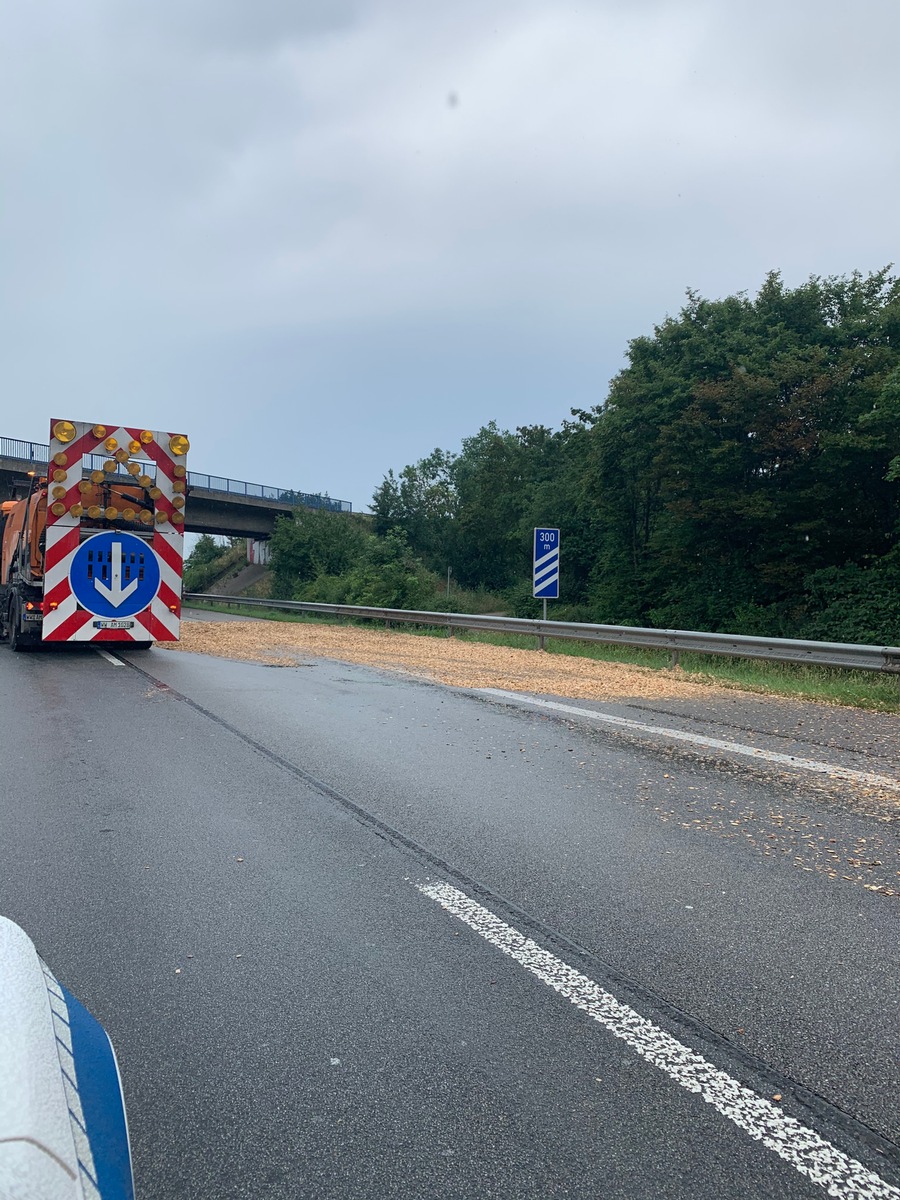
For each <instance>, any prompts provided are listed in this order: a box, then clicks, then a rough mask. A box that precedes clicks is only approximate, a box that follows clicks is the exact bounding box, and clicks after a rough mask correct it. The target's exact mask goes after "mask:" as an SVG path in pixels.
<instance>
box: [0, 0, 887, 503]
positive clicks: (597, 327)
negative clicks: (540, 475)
mask: <svg viewBox="0 0 900 1200" xmlns="http://www.w3.org/2000/svg"><path fill="white" fill-rule="evenodd" d="M0 17H2V34H0V188H2V192H0V255H2V275H0V434H2V435H6V436H13V437H26V438H34V439H45V438H46V435H47V425H48V420H49V418H50V417H51V416H54V417H63V416H65V417H74V418H76V419H84V420H104V421H105V420H109V421H120V420H127V421H134V422H135V423H139V424H144V423H146V424H148V425H150V426H152V427H154V428H162V429H178V430H183V431H185V432H187V433H188V434H189V435H190V437H191V441H192V447H193V448H192V453H191V466H192V467H193V468H194V469H196V470H202V471H212V472H216V473H219V474H223V475H231V476H234V477H237V478H243V479H249V480H252V481H256V482H264V483H274V484H280V485H284V486H292V487H298V488H301V489H304V490H310V491H314V490H327V491H328V492H330V494H331V495H333V496H338V497H341V498H345V499H349V500H352V501H353V504H354V508H360V507H365V506H366V505H367V504H368V502H369V499H370V498H371V494H372V490H373V488H374V487H375V486H376V485H377V484H378V483H379V482H380V480H381V478H382V477H383V475H384V473H385V472H386V471H387V469H388V468H389V467H394V468H399V467H402V466H404V465H405V464H406V463H408V462H411V461H414V460H415V459H418V458H420V457H422V456H424V455H425V454H427V453H428V452H429V451H430V450H431V449H433V448H434V447H435V446H442V447H445V448H448V449H454V448H457V447H458V445H459V442H460V439H461V438H462V437H465V436H467V435H469V434H472V433H474V432H475V431H476V430H477V429H478V427H479V426H480V425H482V424H484V423H485V422H487V421H488V420H490V419H491V418H494V419H495V420H497V421H498V422H499V424H500V425H502V426H506V427H509V428H514V427H515V426H516V425H520V424H530V423H534V422H541V423H544V424H548V425H553V426H556V425H558V424H559V423H560V421H562V420H563V419H564V418H565V417H566V416H567V415H568V412H569V409H570V408H571V407H572V406H583V407H589V406H591V405H593V404H596V403H598V402H599V401H601V400H602V399H603V397H604V395H605V393H606V387H607V383H608V381H609V379H610V378H611V376H612V375H613V374H615V372H616V371H617V370H618V369H619V368H620V367H621V365H622V363H623V354H624V352H625V349H626V342H627V339H628V338H629V337H634V336H636V335H638V334H642V333H645V332H648V331H649V330H650V329H651V328H652V326H653V324H654V323H656V322H658V321H660V320H661V319H662V318H663V317H664V316H665V315H666V313H674V312H676V311H677V310H678V308H679V307H680V306H681V304H682V302H683V298H684V291H685V288H686V287H693V288H697V289H699V290H700V291H701V292H702V293H704V294H705V295H708V296H713V297H715V296H721V295H726V294H729V293H731V292H734V291H737V290H740V289H748V290H750V291H755V290H756V288H757V287H758V286H759V284H760V283H761V281H762V278H763V276H764V274H765V272H766V271H767V270H769V269H771V268H777V269H780V270H781V271H782V272H783V273H784V276H785V278H786V280H787V281H788V282H789V283H797V282H800V281H801V280H802V279H804V278H806V277H807V276H808V275H810V274H822V275H828V274H842V273H844V272H848V271H850V270H852V269H854V268H859V269H861V270H863V271H867V270H870V269H876V268H879V267H882V266H884V265H885V264H887V263H888V262H892V261H894V259H895V258H897V236H898V228H900V222H898V195H900V150H898V146H900V135H898V115H900V82H898V80H900V72H898V70H897V63H896V47H897V45H898V42H900V6H898V5H897V4H896V3H895V0H856V2H855V3H853V4H849V3H847V2H846V0H842V2H841V3H840V4H838V3H833V2H832V0H780V2H775V0H754V2H753V3H749V2H745V0H736V2H729V0H627V2H626V0H582V2H580V3H575V2H569V0H515V2H513V0H454V2H453V3H451V4H436V3H429V2H427V0H418V2H417V3H413V2H412V0H309V2H305V0H145V2H144V3H138V2H134V0H78V2H77V3H73V2H72V0H42V2H41V3H39V4H25V3H22V2H21V0H0Z"/></svg>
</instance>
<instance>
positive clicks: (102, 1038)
mask: <svg viewBox="0 0 900 1200" xmlns="http://www.w3.org/2000/svg"><path fill="white" fill-rule="evenodd" d="M60 988H61V990H62V993H63V995H64V997H65V1000H66V1004H67V1005H68V1008H69V1025H70V1028H71V1031H72V1056H73V1058H74V1059H75V1073H76V1075H77V1076H78V1085H77V1088H78V1094H79V1097H80V1099H81V1108H82V1112H83V1113H84V1122H85V1125H86V1126H87V1128H86V1131H85V1132H86V1133H87V1138H88V1142H89V1143H90V1147H91V1153H92V1154H93V1156H94V1170H95V1172H96V1182H97V1188H98V1190H99V1192H100V1195H101V1196H102V1197H103V1200H134V1185H133V1183H132V1177H131V1154H130V1152H129V1148H128V1128H127V1125H126V1123H125V1108H124V1103H123V1100H122V1092H121V1086H120V1083H119V1072H118V1070H117V1069H116V1060H115V1057H114V1055H113V1050H112V1045H111V1044H110V1040H109V1038H108V1037H107V1036H106V1031H105V1030H104V1028H103V1026H102V1025H101V1024H100V1022H99V1021H97V1020H96V1019H95V1018H94V1017H92V1016H91V1014H90V1013H89V1012H88V1010H87V1009H86V1008H85V1007H84V1005H83V1004H81V1003H79V1001H78V1000H76V999H75V997H74V996H73V995H72V993H71V992H70V991H68V990H67V989H66V988H65V987H63V986H62V985H61V984H60Z"/></svg>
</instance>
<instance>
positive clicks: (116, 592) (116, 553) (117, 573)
mask: <svg viewBox="0 0 900 1200" xmlns="http://www.w3.org/2000/svg"><path fill="white" fill-rule="evenodd" d="M111 554H112V562H111V564H110V566H111V568H112V587H107V586H106V584H105V583H104V582H103V580H102V579H94V587H95V588H96V589H97V591H98V592H99V593H100V595H101V596H103V597H104V599H106V600H107V601H108V602H109V603H110V604H111V605H112V606H113V608H119V607H120V606H121V605H122V604H124V603H125V601H126V600H127V599H128V597H129V596H130V595H131V593H132V592H134V591H136V590H137V585H138V581H137V580H136V579H132V581H131V583H129V584H128V586H127V587H125V588H123V587H122V543H121V542H113V544H112V549H111Z"/></svg>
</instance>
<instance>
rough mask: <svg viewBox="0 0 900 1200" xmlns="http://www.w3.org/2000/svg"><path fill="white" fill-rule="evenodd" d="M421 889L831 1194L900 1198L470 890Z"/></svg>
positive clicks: (855, 1199)
mask: <svg viewBox="0 0 900 1200" xmlns="http://www.w3.org/2000/svg"><path fill="white" fill-rule="evenodd" d="M416 887H417V888H418V890H419V891H420V892H421V893H422V894H423V895H425V896H428V897H429V898H430V899H431V900H435V901H436V902H437V903H438V904H439V905H440V906H441V907H442V908H444V909H446V910H447V912H449V913H452V914H453V916H454V917H457V918H458V919H459V920H460V921H462V922H464V924H466V925H468V926H469V928H470V929H473V930H474V931H475V933H477V934H478V935H479V937H482V938H484V940H485V941H486V942H489V943H490V944H491V945H492V946H496V948H497V949H498V950H501V951H502V952H503V953H504V954H506V955H508V957H509V958H511V959H513V960H514V961H515V962H517V963H519V965H520V966H522V967H524V968H525V970H526V971H529V972H530V973H531V974H532V975H534V976H536V978H538V979H540V980H541V981H542V982H543V983H546V984H547V985H548V987H551V988H553V990H554V991H555V992H558V993H559V995H561V996H563V997H565V999H566V1000H568V1001H569V1002H570V1003H571V1004H574V1005H575V1007H576V1008H580V1009H581V1011H582V1012H584V1013H587V1015H588V1016H589V1017H591V1018H592V1019H593V1020H594V1021H596V1022H597V1023H598V1024H599V1025H602V1026H603V1027H604V1028H605V1029H606V1030H608V1032H609V1033H611V1034H613V1036H614V1037H617V1038H619V1039H620V1040H621V1041H623V1042H625V1044H626V1045H628V1046H630V1047H631V1049H632V1050H634V1051H635V1052H636V1053H637V1054H638V1055H640V1057H641V1058H643V1059H645V1060H646V1061H647V1062H648V1063H650V1064H651V1065H652V1066H654V1067H657V1068H658V1069H659V1070H660V1071H662V1072H664V1073H665V1074H666V1075H668V1076H669V1078H670V1079H671V1080H672V1081H673V1082H674V1083H677V1084H678V1086H679V1087H682V1088H684V1089H685V1090H686V1091H689V1092H694V1093H695V1094H697V1095H699V1096H700V1097H701V1098H702V1099H703V1100H704V1101H705V1102H706V1103H707V1104H709V1105H710V1106H711V1107H712V1108H714V1109H715V1110H716V1112H718V1113H721V1115H722V1116H723V1117H727V1118H728V1120H729V1121H733V1122H734V1124H735V1125H737V1126H738V1127H739V1128H740V1129H742V1130H743V1131H744V1132H745V1133H747V1134H749V1136H750V1137H751V1138H753V1139H754V1141H757V1142H762V1144H763V1145H764V1146H766V1147H767V1148H768V1149H769V1150H772V1151H774V1152H775V1154H777V1155H778V1157H779V1158H782V1159H783V1160H784V1161H785V1162H786V1163H789V1164H790V1166H792V1167H794V1168H795V1170H797V1171H799V1172H800V1174H801V1175H805V1176H806V1178H807V1179H809V1180H811V1181H812V1182H813V1183H815V1184H818V1185H819V1186H820V1187H822V1188H824V1189H825V1191H826V1192H827V1193H828V1195H830V1196H837V1197H841V1198H843V1200H900V1190H898V1189H897V1188H895V1187H892V1186H891V1185H890V1184H889V1183H886V1182H885V1180H883V1179H882V1178H881V1177H880V1176H879V1175H876V1174H875V1173H874V1172H873V1171H870V1170H868V1168H866V1167H864V1166H863V1164H862V1163H860V1162H858V1161H857V1160H856V1159H854V1158H850V1157H849V1156H848V1155H846V1154H844V1153H843V1151H841V1150H838V1148H837V1147H836V1146H834V1145H832V1143H831V1142H829V1141H826V1140H825V1138H823V1137H820V1136H819V1134H817V1133H816V1132H815V1130H813V1129H810V1128H809V1126H807V1125H803V1124H802V1123H801V1122H800V1121H798V1120H797V1119H796V1118H794V1117H791V1116H788V1114H787V1113H785V1112H784V1111H783V1110H782V1109H781V1108H779V1106H778V1105H777V1104H773V1103H772V1102H771V1101H770V1100H766V1099H765V1098H764V1097H763V1096H760V1095H759V1094H758V1093H756V1092H754V1091H753V1090H752V1089H751V1088H748V1087H745V1086H744V1085H743V1084H742V1083H739V1082H738V1081H737V1080H736V1079H734V1078H733V1077H732V1076H731V1075H729V1074H728V1073H727V1072H725V1071H721V1070H719V1068H718V1067H715V1066H713V1064H712V1063H711V1062H709V1061H708V1060H707V1059H705V1058H703V1056H702V1055H700V1054H697V1053H696V1051H694V1050H692V1049H691V1048H690V1047H689V1046H686V1045H684V1043H683V1042H679V1041H678V1039H677V1038H674V1037H672V1035H671V1034H670V1033H667V1032H666V1031H665V1030H664V1029H660V1028H659V1027H658V1026H656V1025H654V1024H653V1023H652V1021H649V1020H647V1018H646V1017H642V1016H641V1015H640V1013H638V1012H636V1011H635V1010H634V1009H633V1008H629V1006H628V1005H627V1004H623V1003H622V1002H621V1001H620V1000H617V999H616V997H615V996H613V995H612V993H610V992H607V991H606V990H605V989H604V988H602V987H601V986H600V985H599V984H598V983H595V982H594V980H593V979H588V977H587V976H586V975H582V974H581V973H580V972H578V971H576V970H575V969H574V967H570V966H568V964H566V963H564V962H563V961H562V960H561V959H559V958H556V956H555V955H553V954H551V953H550V952H549V951H548V950H544V949H543V948H542V947H541V946H539V945H538V944H537V942H534V941H532V940H531V938H527V937H525V935H524V934H522V933H520V932H519V931H518V930H517V929H514V928H513V927H512V926H511V925H507V924H506V923H505V922H504V921H501V920H500V918H499V917H498V916H496V915H495V914H494V913H492V912H491V911H490V910H489V909H487V908H483V907H482V906H481V905H480V904H477V903H476V902H475V901H474V900H472V899H471V898H470V897H469V896H467V895H466V894H465V892H461V891H459V889H458V888H455V887H452V886H451V885H450V884H449V883H420V884H416Z"/></svg>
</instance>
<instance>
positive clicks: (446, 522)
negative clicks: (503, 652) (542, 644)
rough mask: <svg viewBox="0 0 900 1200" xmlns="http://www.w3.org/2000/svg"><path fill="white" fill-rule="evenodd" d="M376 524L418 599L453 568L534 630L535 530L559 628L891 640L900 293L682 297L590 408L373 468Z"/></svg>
mask: <svg viewBox="0 0 900 1200" xmlns="http://www.w3.org/2000/svg"><path fill="white" fill-rule="evenodd" d="M373 514H374V516H373V533H374V535H375V537H376V539H377V540H378V541H381V542H384V543H385V544H386V545H388V544H389V546H390V548H391V549H390V555H389V557H390V559H391V562H392V563H395V564H396V563H397V562H402V563H403V564H404V565H403V567H402V569H399V573H400V574H401V575H404V576H405V577H406V578H410V577H413V576H414V577H417V578H419V577H420V578H421V586H418V587H417V588H414V589H412V590H414V591H416V594H417V595H419V596H420V597H421V596H422V595H424V593H425V592H427V591H428V589H429V588H433V587H434V586H435V583H436V580H437V578H438V577H442V576H444V575H445V574H446V571H447V569H448V568H450V569H451V571H452V573H453V577H454V579H455V580H456V581H457V583H458V584H460V585H462V586H463V587H468V588H481V589H490V590H492V591H494V592H502V593H504V594H505V596H506V600H507V603H508V604H509V606H510V607H511V608H512V610H513V611H516V612H518V613H520V614H521V615H526V614H530V613H531V612H532V611H533V607H532V605H533V602H532V601H531V599H530V592H531V589H530V581H529V571H530V556H531V530H532V527H533V526H535V525H558V526H559V527H560V528H561V530H562V545H563V551H562V593H563V601H562V602H561V603H560V605H558V606H557V607H556V608H555V609H554V612H555V613H556V614H557V615H559V616H562V615H567V616H571V617H574V618H576V619H584V620H595V621H603V622H611V623H617V624H623V623H628V624H638V625H656V626H670V627H681V628H694V629H708V630H731V631H736V632H746V633H770V634H778V635H782V636H812V637H820V638H833V639H841V640H862V641H878V642H883V643H884V642H893V643H897V642H900V281H898V280H897V279H895V278H894V277H892V276H891V275H890V274H889V272H888V271H887V270H885V271H881V272H877V273H875V274H872V275H869V276H863V275H861V274H858V273H854V274H853V275H851V276H849V277H845V278H829V279H820V278H812V279H810V280H809V281H808V282H807V283H805V284H803V285H802V286H800V287H797V288H794V289H790V288H787V287H785V285H784V283H783V281H782V280H781V278H780V276H779V275H778V274H776V273H773V274H771V275H770V276H769V277H768V278H767V279H766V280H765V282H764V284H763V286H762V288H761V289H760V291H759V293H758V294H757V295H756V296H755V297H752V298H751V297H749V296H747V295H746V294H740V295H737V296H731V297H728V298H727V299H724V300H717V301H710V300H705V299H703V298H701V297H700V296H699V295H696V294H693V293H688V298H687V303H686V304H685V306H684V308H683V309H682V311H681V312H680V313H679V314H678V315H677V316H676V317H671V318H667V319H666V320H665V321H664V322H663V323H662V324H661V325H658V326H657V327H655V328H654V330H653V333H652V335H651V336H646V337H639V338H635V339H634V340H633V341H632V342H631V343H630V344H629V348H628V363H627V366H626V367H625V368H624V370H622V371H621V372H620V373H619V374H618V375H617V376H616V377H615V378H614V379H613V380H612V382H611V384H610V387H609V393H608V396H607V398H606V400H605V401H604V402H603V403H602V404H599V405H598V406H597V407H595V408H593V409H591V410H590V411H576V412H573V413H572V419H571V420H569V421H566V422H565V423H564V424H563V425H562V427H561V428H560V429H557V430H553V429H549V428H546V427H544V426H542V425H538V426H526V427H520V428H518V429H516V430H515V432H508V431H506V430H501V429H499V428H498V427H497V426H496V425H495V424H493V423H492V424H489V425H486V426H485V427H483V428H482V429H481V430H479V431H478V433H476V434H475V435H474V436H472V437H470V438H467V439H465V440H464V441H463V443H462V447H461V449H460V451H459V453H450V452H447V451H444V450H435V451H434V452H433V453H432V454H430V455H429V456H428V457H427V458H423V459H422V460H420V461H419V462H417V463H415V464H412V465H410V466H408V467H406V468H404V469H403V470H402V471H400V472H399V474H394V473H393V472H388V474H387V476H386V477H385V479H384V481H383V482H382V484H381V485H380V486H379V487H378V489H377V490H376V492H375V496H374V498H373ZM305 519H306V518H304V520H305ZM324 519H325V520H329V519H331V518H330V517H329V515H327V514H326V516H325V518H324ZM360 536H364V537H369V538H371V536H372V535H371V534H363V533H360ZM374 545H375V543H371V544H368V545H367V547H366V548H365V553H364V554H363V543H362V542H359V546H358V549H359V551H360V554H362V555H363V558H364V559H365V561H366V562H367V563H368V567H367V568H366V569H371V570H372V572H374V574H373V578H374V575H377V569H378V564H374V565H373V555H374V554H375V551H374V548H373V547H374ZM376 557H377V555H376ZM356 569H358V570H359V569H362V568H361V567H358V568H356ZM429 573H431V578H430V579H429V578H427V576H428V574H429ZM319 574H320V575H323V574H328V575H329V576H330V577H331V578H335V577H336V576H340V575H341V572H340V571H334V570H332V569H331V567H327V565H326V566H323V568H322V570H321V571H319ZM305 575H306V577H307V579H309V578H310V576H312V578H315V575H316V572H315V569H312V568H306V569H305ZM294 578H295V579H296V574H295V576H294ZM287 583H288V580H287V578H286V577H285V579H284V586H287ZM307 586H308V585H307Z"/></svg>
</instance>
